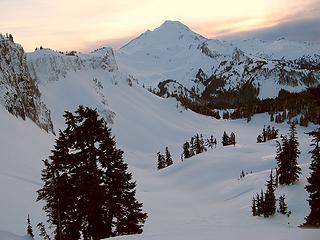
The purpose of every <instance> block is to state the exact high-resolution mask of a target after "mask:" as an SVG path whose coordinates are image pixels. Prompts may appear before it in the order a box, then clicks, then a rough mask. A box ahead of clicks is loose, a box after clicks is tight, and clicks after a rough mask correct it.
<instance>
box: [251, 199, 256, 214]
mask: <svg viewBox="0 0 320 240" xmlns="http://www.w3.org/2000/svg"><path fill="white" fill-rule="evenodd" d="M256 202H257V201H256V199H255V198H254V197H253V198H252V206H251V211H252V216H257V205H256Z"/></svg>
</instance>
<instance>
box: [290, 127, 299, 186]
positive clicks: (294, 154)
mask: <svg viewBox="0 0 320 240" xmlns="http://www.w3.org/2000/svg"><path fill="white" fill-rule="evenodd" d="M289 147H290V150H289V153H290V159H289V161H290V182H291V183H292V184H293V183H295V182H297V181H298V180H299V174H301V168H300V167H299V165H298V158H299V154H300V153H301V152H300V150H299V142H298V139H297V131H296V126H295V124H291V125H290V137H289Z"/></svg>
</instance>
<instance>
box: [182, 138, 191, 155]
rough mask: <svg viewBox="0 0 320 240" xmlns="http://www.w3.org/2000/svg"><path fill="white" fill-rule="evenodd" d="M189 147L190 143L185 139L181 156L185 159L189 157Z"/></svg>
mask: <svg viewBox="0 0 320 240" xmlns="http://www.w3.org/2000/svg"><path fill="white" fill-rule="evenodd" d="M189 149H190V144H189V143H188V142H187V141H186V142H185V143H184V144H183V156H184V158H185V159H186V158H189V157H191V154H190V150H189Z"/></svg>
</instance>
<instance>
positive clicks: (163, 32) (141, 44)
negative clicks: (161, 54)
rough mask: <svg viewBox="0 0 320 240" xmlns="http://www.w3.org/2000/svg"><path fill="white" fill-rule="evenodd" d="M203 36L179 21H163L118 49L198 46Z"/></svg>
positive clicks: (171, 48)
mask: <svg viewBox="0 0 320 240" xmlns="http://www.w3.org/2000/svg"><path fill="white" fill-rule="evenodd" d="M203 41H205V38H204V37H203V36H201V35H200V34H197V33H195V32H193V31H191V30H190V29H189V28H188V27H187V26H185V25H184V24H182V23H181V22H179V21H165V22H164V23H163V24H162V25H161V26H160V27H158V28H156V29H155V30H153V31H150V30H147V31H146V32H144V33H143V34H141V35H140V36H139V37H138V38H136V39H133V40H132V41H130V42H129V43H128V44H126V45H125V46H123V47H121V48H120V50H121V51H122V52H125V53H131V54H132V53H137V52H140V51H142V52H144V51H146V50H149V51H150V50H155V49H157V50H160V49H162V50H163V51H165V52H167V53H170V52H171V51H179V50H185V48H186V47H194V46H198V45H199V44H200V43H201V42H203Z"/></svg>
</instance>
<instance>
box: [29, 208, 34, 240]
mask: <svg viewBox="0 0 320 240" xmlns="http://www.w3.org/2000/svg"><path fill="white" fill-rule="evenodd" d="M27 235H28V236H29V237H31V238H32V239H33V238H34V234H33V230H32V226H31V222H30V217H29V214H28V218H27Z"/></svg>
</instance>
